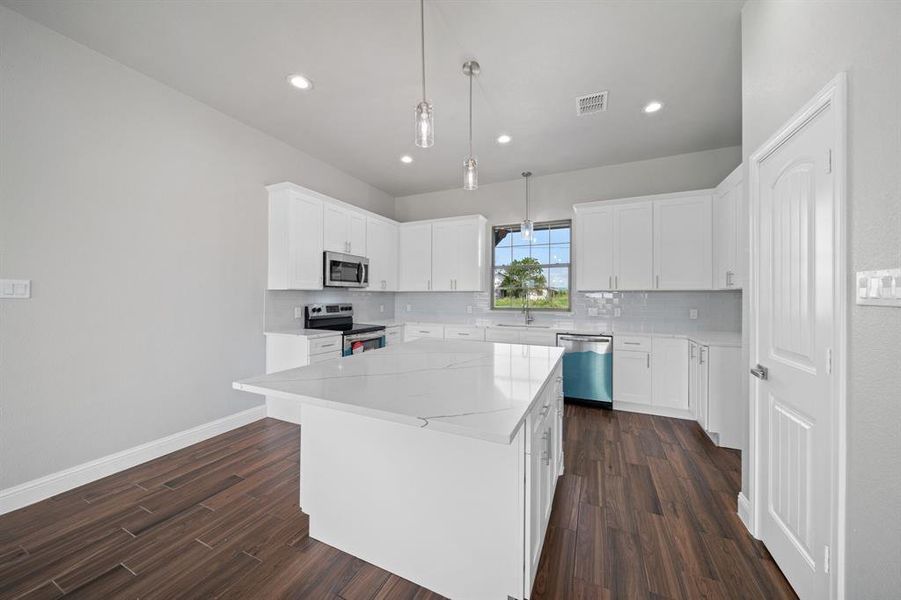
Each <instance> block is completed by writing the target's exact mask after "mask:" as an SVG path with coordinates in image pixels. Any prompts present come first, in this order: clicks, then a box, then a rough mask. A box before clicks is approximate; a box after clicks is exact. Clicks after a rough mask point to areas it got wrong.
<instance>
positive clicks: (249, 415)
mask: <svg viewBox="0 0 901 600" xmlns="http://www.w3.org/2000/svg"><path fill="white" fill-rule="evenodd" d="M265 416H266V407H265V406H262V405H261V406H255V407H253V408H249V409H247V410H244V411H241V412H239V413H235V414H233V415H229V416H227V417H223V418H221V419H217V420H215V421H211V422H209V423H204V424H203V425H198V426H197V427H192V428H191V429H186V430H185V431H180V432H178V433H173V434H172V435H168V436H166V437H164V438H160V439H158V440H153V441H152V442H147V443H146V444H141V445H140V446H135V447H133V448H128V449H127V450H123V451H121V452H116V453H115V454H109V455H107V456H103V457H101V458H98V459H96V460H92V461H90V462H86V463H82V464H80V465H76V466H74V467H71V468H68V469H65V470H62V471H57V472H56V473H51V474H50V475H45V476H44V477H40V478H38V479H33V480H31V481H26V482H25V483H22V484H19V485H17V486H14V487H11V488H7V489H5V490H0V515H2V514H4V513H8V512H11V511H14V510H16V509H19V508H22V507H23V506H28V505H29V504H34V503H35V502H39V501H41V500H46V499H47V498H50V497H51V496H55V495H57V494H60V493H62V492H65V491H67V490H71V489H73V488H77V487H78V486H80V485H84V484H86V483H90V482H92V481H97V480H98V479H102V478H103V477H106V476H108V475H112V474H113V473H118V472H119V471H124V470H125V469H128V468H131V467H133V466H135V465H139V464H141V463H145V462H147V461H149V460H153V459H154V458H159V457H160V456H163V455H166V454H169V453H170V452H175V451H176V450H181V449H182V448H185V447H187V446H190V445H191V444H196V443H197V442H202V441H203V440H206V439H209V438H211V437H214V436H217V435H219V434H220V433H225V432H226V431H231V430H232V429H237V428H238V427H242V426H244V425H247V424H248V423H253V422H254V421H258V420H260V419H262V418H264V417H265Z"/></svg>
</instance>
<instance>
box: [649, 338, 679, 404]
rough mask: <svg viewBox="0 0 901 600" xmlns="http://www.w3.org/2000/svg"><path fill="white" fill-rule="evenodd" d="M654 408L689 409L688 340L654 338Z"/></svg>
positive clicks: (652, 355) (652, 358)
mask: <svg viewBox="0 0 901 600" xmlns="http://www.w3.org/2000/svg"><path fill="white" fill-rule="evenodd" d="M651 363H652V369H651V371H652V372H653V382H652V384H653V385H652V386H651V389H652V391H653V394H654V406H660V407H662V408H678V409H683V410H687V409H688V340H685V339H679V338H660V337H655V338H654V351H653V353H652V354H651Z"/></svg>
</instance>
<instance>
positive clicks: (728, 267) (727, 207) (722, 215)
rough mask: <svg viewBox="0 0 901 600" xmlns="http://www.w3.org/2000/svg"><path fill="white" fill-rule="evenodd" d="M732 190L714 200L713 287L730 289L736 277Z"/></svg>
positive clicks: (722, 192)
mask: <svg viewBox="0 0 901 600" xmlns="http://www.w3.org/2000/svg"><path fill="white" fill-rule="evenodd" d="M733 196H734V194H733V191H732V189H726V190H717V193H716V196H715V197H714V199H713V287H715V288H717V289H728V288H729V287H730V284H732V283H733V279H734V277H735V250H736V243H735V240H734V236H735V217H736V215H735V201H734V197H733Z"/></svg>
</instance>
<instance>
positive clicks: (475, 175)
mask: <svg viewBox="0 0 901 600" xmlns="http://www.w3.org/2000/svg"><path fill="white" fill-rule="evenodd" d="M479 70H480V67H479V63H477V62H476V61H474V60H469V61H466V62H465V63H463V74H464V75H466V76H467V77H469V157H468V158H467V159H466V160H464V161H463V189H464V190H467V191H472V190H475V189H478V187H479V162H478V161H477V160H476V158H475V157H474V156H473V155H472V78H473V76H475V75H478V74H479Z"/></svg>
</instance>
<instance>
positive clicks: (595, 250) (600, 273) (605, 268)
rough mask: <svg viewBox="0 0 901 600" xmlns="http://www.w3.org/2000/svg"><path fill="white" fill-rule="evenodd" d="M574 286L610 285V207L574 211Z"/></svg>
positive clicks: (583, 288) (604, 287) (585, 288)
mask: <svg viewBox="0 0 901 600" xmlns="http://www.w3.org/2000/svg"><path fill="white" fill-rule="evenodd" d="M573 242H574V243H575V245H576V252H575V258H574V260H575V261H576V264H575V267H576V289H578V290H581V291H591V290H612V289H613V275H614V272H613V207H612V206H605V207H592V208H587V209H584V210H579V211H578V212H577V213H576V232H575V238H574V239H573Z"/></svg>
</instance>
